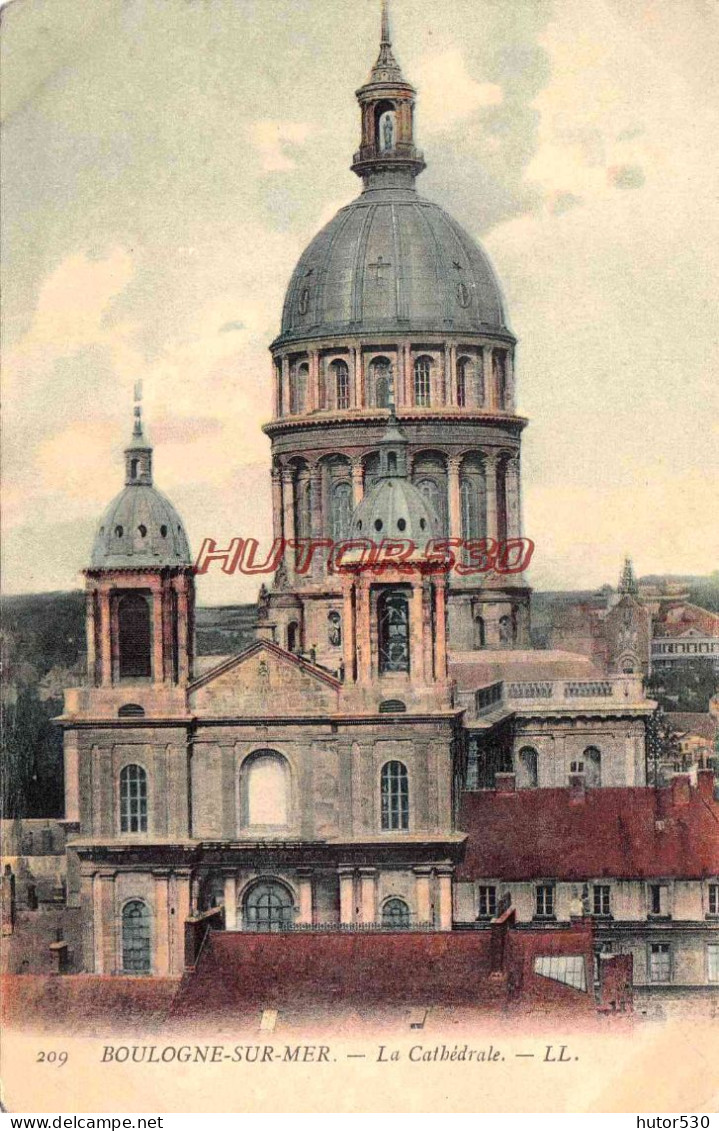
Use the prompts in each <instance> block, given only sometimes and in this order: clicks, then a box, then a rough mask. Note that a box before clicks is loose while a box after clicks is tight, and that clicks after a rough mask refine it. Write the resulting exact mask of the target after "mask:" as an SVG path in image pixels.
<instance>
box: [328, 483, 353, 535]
mask: <svg viewBox="0 0 719 1131" xmlns="http://www.w3.org/2000/svg"><path fill="white" fill-rule="evenodd" d="M330 513H331V517H332V538H333V539H334V541H335V542H340V541H341V540H342V539H343V538H349V536H350V530H351V525H352V523H351V519H352V485H351V483H347V482H346V481H344V480H342V481H341V482H339V483H335V484H334V486H333V487H332V496H331V500H330Z"/></svg>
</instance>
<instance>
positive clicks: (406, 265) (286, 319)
mask: <svg viewBox="0 0 719 1131" xmlns="http://www.w3.org/2000/svg"><path fill="white" fill-rule="evenodd" d="M395 330H397V331H399V332H408V331H410V332H416V331H427V332H434V333H445V332H446V331H447V330H451V331H453V332H459V333H462V332H465V333H485V334H486V333H490V334H491V333H496V332H500V333H504V334H506V333H509V330H508V327H507V323H506V315H505V311H504V302H503V299H502V293H501V290H500V287H499V283H498V281H497V277H496V275H495V273H494V270H493V268H492V265H491V263H490V262H489V259H488V257H487V256H486V255H485V253H484V252H483V251H482V249H481V248H480V247H479V246H478V245H477V244H476V243H475V241H474V240H473V239H472V238H471V237H470V236H469V235H468V234H467V233H466V232H465V231H464V229H463V228H461V227H460V225H459V224H457V223H456V221H455V220H453V219H452V217H451V216H449V215H448V214H447V213H446V212H445V211H444V210H443V209H442V208H439V207H438V206H437V205H436V204H433V203H432V202H431V201H428V200H425V199H424V198H423V197H421V196H419V195H418V193H417V192H416V191H415V190H414V189H413V188H390V187H381V188H371V189H369V190H368V191H366V192H363V193H362V195H361V196H359V197H358V198H357V200H355V201H353V202H352V203H351V204H348V205H347V206H346V207H345V208H342V209H340V211H339V212H338V213H337V215H336V216H335V217H334V219H333V220H331V221H330V222H329V224H327V226H326V227H325V228H323V229H322V231H321V232H319V233H318V235H316V236H315V238H314V239H313V240H312V243H311V244H310V245H309V247H308V248H307V249H306V251H305V252H304V254H303V255H302V258H301V259H300V261H299V263H298V264H297V267H296V268H295V271H294V274H293V276H292V279H291V281H290V285H289V287H288V290H287V295H286V297H285V304H284V309H283V313H282V332H281V335H280V338H279V340H278V343H277V344H279V343H284V342H287V341H292V340H300V339H305V338H310V337H325V336H335V335H338V334H347V333H350V334H357V333H365V332H374V331H377V332H381V333H387V332H388V331H389V332H392V331H395Z"/></svg>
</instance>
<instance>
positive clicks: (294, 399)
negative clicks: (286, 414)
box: [290, 361, 310, 416]
mask: <svg viewBox="0 0 719 1131" xmlns="http://www.w3.org/2000/svg"><path fill="white" fill-rule="evenodd" d="M309 376H310V367H309V365H308V364H307V362H306V361H301V362H299V364H297V365H295V366H294V367H293V369H292V372H291V374H290V409H291V411H292V413H293V414H294V415H295V416H297V415H300V414H301V413H303V412H305V411H306V408H307V385H308V383H309Z"/></svg>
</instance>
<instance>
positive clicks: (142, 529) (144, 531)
mask: <svg viewBox="0 0 719 1131" xmlns="http://www.w3.org/2000/svg"><path fill="white" fill-rule="evenodd" d="M137 529H138V530H139V531H140V537H141V538H145V537H147V527H146V526H145V525H144V523H142V522H141V523H140V525H139V526H138V528H137Z"/></svg>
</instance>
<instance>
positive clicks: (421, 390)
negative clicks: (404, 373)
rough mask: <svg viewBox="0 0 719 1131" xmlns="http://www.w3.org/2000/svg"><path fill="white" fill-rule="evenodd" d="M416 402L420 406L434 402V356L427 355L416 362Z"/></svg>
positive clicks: (425, 406)
mask: <svg viewBox="0 0 719 1131" xmlns="http://www.w3.org/2000/svg"><path fill="white" fill-rule="evenodd" d="M414 403H415V404H416V405H417V406H418V407H420V408H429V407H430V405H431V403H432V358H431V357H427V356H426V355H424V356H422V357H418V358H417V360H416V361H415V363H414Z"/></svg>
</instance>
